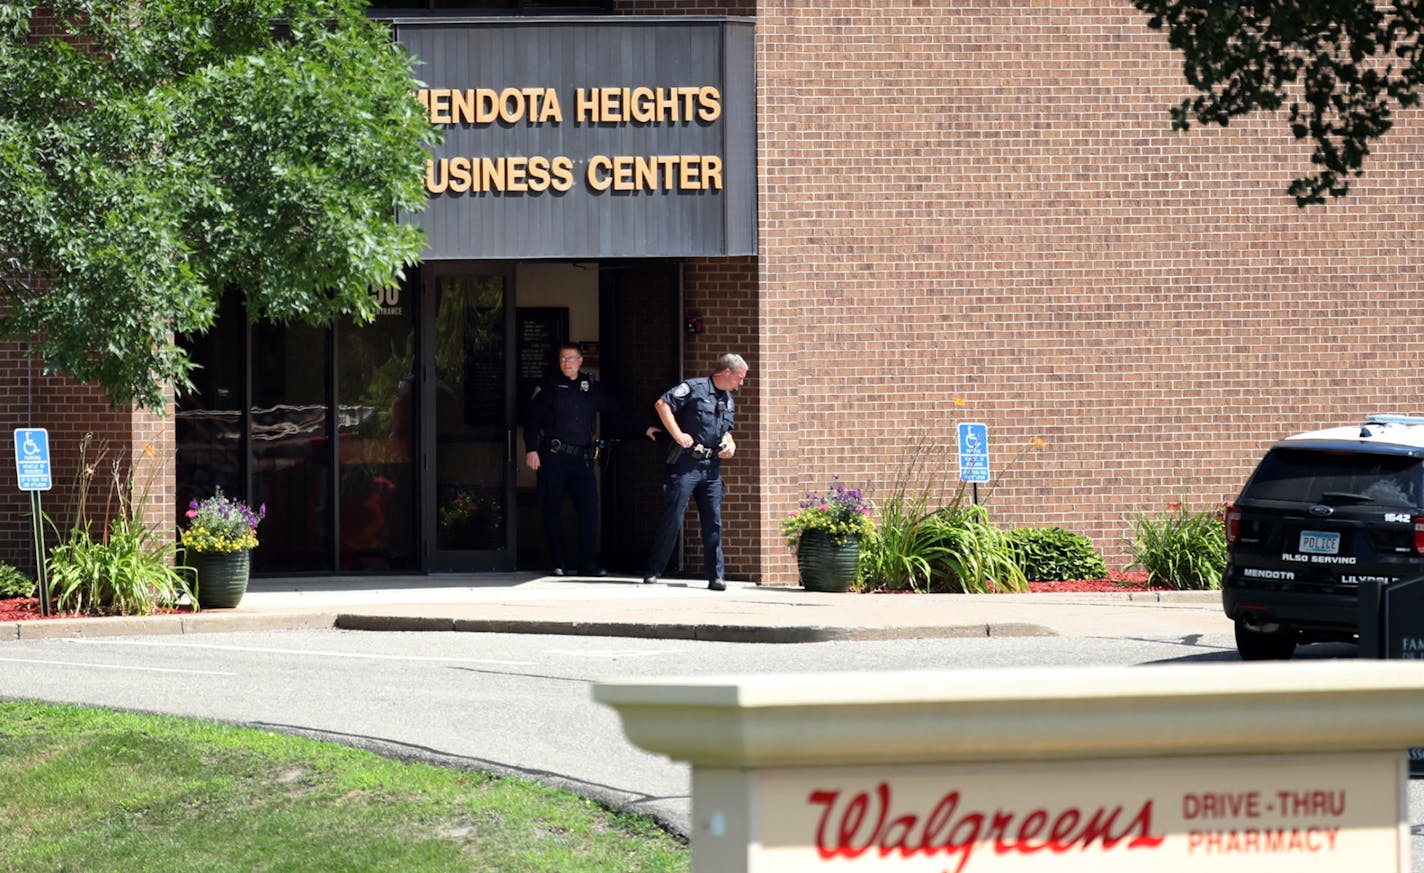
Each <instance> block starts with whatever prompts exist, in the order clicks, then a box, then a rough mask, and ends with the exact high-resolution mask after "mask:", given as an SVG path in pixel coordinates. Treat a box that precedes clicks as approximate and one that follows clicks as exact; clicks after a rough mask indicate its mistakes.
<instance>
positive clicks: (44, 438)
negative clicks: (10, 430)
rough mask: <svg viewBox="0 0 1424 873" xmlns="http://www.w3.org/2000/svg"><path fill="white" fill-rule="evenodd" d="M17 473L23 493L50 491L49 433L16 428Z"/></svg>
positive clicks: (51, 484)
mask: <svg viewBox="0 0 1424 873" xmlns="http://www.w3.org/2000/svg"><path fill="white" fill-rule="evenodd" d="M15 472H16V474H17V475H18V476H19V479H20V490H21V491H48V490H50V488H52V487H53V482H52V481H51V479H50V471H49V432H48V431H46V430H45V429H44V428H42V427H19V428H15Z"/></svg>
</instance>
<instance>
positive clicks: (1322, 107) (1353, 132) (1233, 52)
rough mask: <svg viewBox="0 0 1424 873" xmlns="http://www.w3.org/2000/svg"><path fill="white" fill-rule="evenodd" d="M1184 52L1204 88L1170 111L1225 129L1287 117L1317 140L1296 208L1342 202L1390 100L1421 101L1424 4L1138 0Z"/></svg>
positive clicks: (1176, 122) (1387, 120) (1195, 81)
mask: <svg viewBox="0 0 1424 873" xmlns="http://www.w3.org/2000/svg"><path fill="white" fill-rule="evenodd" d="M1133 5H1134V6H1136V7H1137V8H1138V9H1139V10H1141V11H1143V12H1145V13H1147V14H1148V16H1150V18H1149V20H1148V26H1149V27H1151V28H1154V29H1160V30H1165V31H1166V33H1167V38H1168V41H1169V43H1170V44H1171V45H1172V47H1173V48H1175V49H1177V50H1178V51H1180V52H1181V53H1182V57H1183V60H1184V65H1183V71H1184V73H1185V76H1186V80H1187V84H1189V85H1190V86H1192V87H1193V88H1195V89H1196V90H1197V91H1198V92H1200V93H1199V94H1198V95H1197V96H1195V97H1191V98H1188V99H1186V100H1183V101H1182V103H1181V105H1179V106H1177V107H1176V108H1175V109H1174V110H1173V112H1172V126H1173V128H1175V129H1181V130H1185V129H1186V128H1187V127H1189V126H1190V124H1191V123H1192V121H1193V120H1195V121H1196V122H1197V123H1200V124H1220V125H1223V126H1224V125H1226V124H1227V123H1228V122H1229V121H1230V120H1231V119H1232V118H1233V117H1236V116H1242V115H1246V114H1248V113H1251V112H1254V111H1256V110H1258V109H1260V110H1265V111H1268V112H1274V111H1278V110H1282V109H1285V110H1287V111H1288V112H1289V119H1288V121H1289V124H1290V127H1291V131H1292V133H1294V134H1295V137H1296V139H1309V140H1311V141H1312V142H1313V143H1314V152H1313V153H1312V155H1311V161H1312V162H1313V163H1314V164H1315V166H1316V169H1315V170H1314V171H1313V172H1311V173H1309V174H1307V175H1304V176H1302V177H1301V178H1298V179H1296V180H1294V181H1293V182H1292V183H1291V186H1290V188H1289V193H1290V194H1291V195H1292V196H1294V197H1295V199H1296V204H1297V205H1298V206H1306V205H1309V204H1313V203H1323V202H1324V201H1325V198H1326V196H1327V195H1328V196H1330V197H1343V196H1345V195H1346V194H1348V193H1349V191H1350V179H1351V177H1354V176H1359V175H1360V174H1361V173H1362V172H1363V165H1364V160H1365V156H1366V155H1368V154H1369V153H1370V144H1371V142H1372V141H1374V140H1375V139H1377V138H1379V137H1380V136H1382V135H1383V134H1384V133H1385V132H1386V131H1388V130H1389V129H1390V127H1391V126H1392V124H1393V119H1392V110H1393V107H1394V105H1395V104H1398V106H1399V107H1401V108H1408V107H1412V106H1415V105H1416V104H1417V103H1418V102H1419V94H1418V91H1419V86H1420V82H1421V81H1424V46H1421V43H1420V33H1421V30H1424V0H1394V2H1393V3H1390V4H1385V3H1377V2H1375V0H1242V2H1226V0H1133Z"/></svg>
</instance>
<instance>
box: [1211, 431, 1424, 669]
mask: <svg viewBox="0 0 1424 873" xmlns="http://www.w3.org/2000/svg"><path fill="white" fill-rule="evenodd" d="M1422 501H1424V418H1414V417H1408V416H1399V415H1376V416H1371V417H1370V418H1369V419H1367V420H1366V421H1365V423H1364V424H1363V425H1356V426H1350V427H1335V428H1329V429H1327V430H1318V431H1312V432H1310V433H1302V434H1297V435H1295V436H1292V437H1287V438H1286V439H1283V440H1281V441H1280V442H1278V443H1276V444H1275V445H1274V446H1272V447H1271V448H1270V450H1269V451H1267V452H1266V456H1265V457H1264V458H1262V459H1261V463H1260V464H1259V465H1257V467H1256V471H1255V472H1254V473H1252V474H1251V478H1250V480H1248V481H1247V483H1246V487H1245V488H1243V489H1241V495H1240V496H1239V497H1237V498H1236V502H1235V503H1234V504H1232V505H1230V506H1228V507H1227V508H1226V572H1225V574H1224V575H1223V577H1222V584H1221V601H1222V606H1223V608H1225V610H1226V615H1227V617H1228V618H1231V619H1232V620H1234V621H1235V622H1236V649H1237V651H1238V652H1240V653H1241V657H1242V659H1244V660H1247V661H1257V660H1265V659H1275V658H1289V657H1290V656H1291V655H1292V654H1293V653H1294V652H1295V647H1296V644H1297V643H1313V642H1323V641H1329V640H1344V641H1347V642H1349V641H1354V640H1355V639H1356V638H1357V636H1358V634H1359V614H1358V606H1357V602H1358V592H1359V586H1360V583H1361V582H1375V581H1377V582H1379V583H1381V584H1382V585H1389V584H1391V583H1394V582H1398V581H1400V580H1403V579H1409V578H1413V577H1418V576H1421V575H1424V502H1422Z"/></svg>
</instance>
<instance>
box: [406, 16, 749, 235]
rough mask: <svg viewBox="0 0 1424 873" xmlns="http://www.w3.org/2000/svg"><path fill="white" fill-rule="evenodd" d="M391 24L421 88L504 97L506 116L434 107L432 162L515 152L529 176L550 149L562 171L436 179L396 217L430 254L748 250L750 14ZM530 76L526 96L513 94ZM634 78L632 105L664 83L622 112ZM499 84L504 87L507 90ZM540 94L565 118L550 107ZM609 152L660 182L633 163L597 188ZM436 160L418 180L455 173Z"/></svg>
mask: <svg viewBox="0 0 1424 873" xmlns="http://www.w3.org/2000/svg"><path fill="white" fill-rule="evenodd" d="M395 31H396V37H397V39H398V40H399V41H400V42H401V44H402V45H404V46H405V48H406V49H407V50H408V51H409V52H410V53H411V54H412V55H413V56H414V57H415V58H416V59H417V62H418V66H417V68H416V77H417V78H418V79H419V80H420V81H422V82H423V83H425V85H426V88H425V91H426V93H427V95H431V94H437V93H440V94H445V95H448V94H449V92H450V91H451V90H456V91H461V92H466V91H469V92H471V93H473V92H474V91H476V90H479V89H483V91H484V98H485V103H484V106H485V108H487V109H488V108H489V107H491V106H503V107H504V108H505V110H507V111H506V113H505V114H506V116H507V117H506V118H503V119H501V118H498V117H495V118H493V119H492V120H489V121H480V120H478V119H477V120H475V121H473V122H471V121H466V120H461V121H459V122H458V123H454V122H452V121H449V119H451V118H455V117H461V118H463V116H454V115H451V114H450V113H449V112H448V109H449V104H448V103H446V102H440V103H439V104H438V105H439V107H440V109H441V113H440V118H434V119H433V120H436V121H437V123H441V120H442V119H445V120H446V122H447V123H441V127H442V128H443V129H444V131H445V141H444V142H443V143H442V144H441V145H439V146H437V147H436V148H435V151H434V153H433V155H432V161H434V162H436V163H435V167H436V168H438V167H441V166H443V167H447V168H448V167H450V166H451V163H450V162H452V161H455V160H457V159H459V160H460V161H462V162H465V163H462V164H461V167H462V170H461V173H465V175H464V176H463V178H465V179H466V181H468V178H469V176H468V173H466V171H465V170H464V169H463V168H464V167H467V166H468V162H471V161H475V162H478V161H479V160H480V159H490V160H492V161H499V160H501V159H503V160H505V161H508V160H510V159H514V160H517V161H519V162H520V163H519V166H520V170H519V175H520V179H521V180H526V181H527V180H528V179H533V178H534V175H535V170H534V169H533V168H534V167H535V162H536V159H537V161H542V162H550V161H554V160H555V159H561V160H562V161H563V163H562V164H561V165H560V166H561V167H562V172H563V175H564V178H565V179H566V180H567V182H568V183H569V184H568V185H567V186H566V190H556V189H555V188H554V187H550V186H548V185H544V186H542V190H533V188H532V187H531V188H528V189H526V190H494V189H493V187H492V186H491V185H486V186H485V187H484V188H483V189H478V188H477V187H476V186H470V185H468V184H467V185H466V186H465V187H464V189H463V190H458V191H457V190H454V188H450V189H446V190H443V191H441V192H440V193H432V195H431V198H430V203H429V206H428V207H427V209H426V210H425V211H424V212H422V213H420V214H417V215H414V216H407V217H406V220H408V221H410V222H412V223H414V224H418V225H420V226H421V227H423V228H424V229H425V232H426V235H427V238H428V240H429V247H428V249H427V250H426V252H425V253H424V257H425V258H426V259H427V260H443V259H515V258H542V257H558V258H608V257H692V256H718V255H749V254H755V253H756V87H755V47H754V44H753V39H754V29H753V25H752V22H751V21H749V20H740V19H738V20H732V19H681V18H680V19H674V20H669V19H666V18H631V17H618V18H617V19H614V20H610V19H609V18H579V19H574V18H560V19H558V20H557V21H549V22H531V21H529V20H527V19H524V20H511V19H480V20H476V21H463V22H461V21H453V22H452V21H445V22H438V23H437V22H429V21H422V22H419V23H416V22H410V23H407V22H404V21H400V20H397V22H396V24H395ZM511 89H514V90H511ZM526 89H527V90H528V91H530V92H531V96H529V97H520V96H518V95H517V94H516V92H517V91H523V90H526ZM580 89H582V90H583V93H582V95H581V94H580ZM600 89H602V90H600ZM624 89H627V90H626V91H625V90H624ZM633 89H645V90H644V91H643V94H644V98H645V100H644V104H643V105H644V106H647V105H648V103H647V99H648V98H647V95H648V94H650V93H655V94H657V95H659V96H660V98H661V99H662V101H663V102H662V103H661V108H659V109H658V110H657V117H656V118H654V119H653V120H650V121H649V120H643V121H639V120H636V119H635V118H633V117H632V115H633V114H634V113H633V112H632V110H631V109H630V108H629V107H631V106H632V105H633V103H634V98H633V96H632V94H633ZM699 91H700V96H695V95H694V94H693V92H699ZM534 92H537V93H534ZM595 92H598V93H602V94H604V95H605V96H604V102H603V104H602V107H603V110H604V111H607V112H608V113H609V115H608V116H600V115H596V114H592V113H590V112H589V111H588V110H587V108H586V107H587V106H588V105H590V103H589V101H590V95H591V94H593V93H595ZM500 95H507V96H508V103H507V104H506V103H505V102H504V101H503V100H502V99H500ZM551 98H554V99H556V100H557V104H558V107H559V110H560V112H561V116H562V118H561V120H554V119H553V118H551V117H550V116H549V113H548V110H549V107H550V105H551V102H550V101H551ZM581 99H582V100H583V101H584V102H583V106H584V107H585V108H584V109H583V110H581V109H580V100H581ZM714 101H715V107H716V111H715V112H712V111H711V108H712V107H713V105H714ZM581 112H582V114H580V113H581ZM434 114H435V112H434V111H432V115H434ZM712 115H715V117H708V116H712ZM609 117H611V118H613V120H607V118H609ZM590 118H599V119H600V120H596V121H590V120H588V119H590ZM442 159H443V160H445V161H446V163H445V164H440V163H439V161H441V160H442ZM613 160H622V161H623V162H624V164H623V166H624V167H625V168H626V167H631V166H632V165H633V162H634V161H639V160H641V161H643V162H644V167H645V169H646V168H647V167H649V166H656V167H657V168H658V169H657V171H656V172H657V182H656V183H653V182H650V181H649V178H648V177H647V176H646V175H645V176H644V177H643V179H642V181H641V182H640V183H639V184H638V185H637V186H636V187H634V188H633V189H632V190H617V189H615V188H614V187H611V186H610V187H607V188H605V189H603V190H599V188H598V185H596V184H591V183H590V180H593V179H597V180H600V181H606V180H608V179H609V178H611V173H612V170H611V169H610V168H609V162H610V161H613ZM650 162H651V163H650ZM591 164H592V166H591ZM500 166H504V165H503V164H501V165H500ZM541 166H543V165H542V164H541ZM538 172H542V173H545V174H546V176H547V173H548V171H547V169H545V170H540V171H538ZM629 172H631V171H629ZM432 173H433V175H431V174H428V175H427V190H434V189H435V188H439V187H440V184H441V183H442V182H444V181H446V180H448V179H449V178H453V177H452V176H450V175H448V174H442V173H439V172H438V171H437V170H432ZM623 178H624V179H625V181H626V180H627V179H629V178H631V175H625V176H624V177H623ZM432 180H434V181H432ZM713 180H715V184H714V181H713Z"/></svg>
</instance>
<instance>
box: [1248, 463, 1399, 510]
mask: <svg viewBox="0 0 1424 873" xmlns="http://www.w3.org/2000/svg"><path fill="white" fill-rule="evenodd" d="M1421 472H1424V467H1421V459H1419V458H1411V457H1408V456H1406V455H1383V454H1374V453H1370V452H1328V451H1320V450H1314V449H1272V450H1271V451H1270V452H1268V453H1267V454H1266V457H1265V458H1263V459H1262V460H1261V464H1260V466H1258V467H1257V468H1256V472H1255V474H1254V475H1252V476H1251V481H1250V482H1248V483H1246V488H1245V490H1243V491H1242V492H1241V496H1242V497H1243V498H1251V499H1257V500H1298V501H1304V502H1308V503H1324V504H1348V503H1381V504H1387V505H1391V506H1410V507H1413V506H1416V505H1418V503H1419V493H1420V481H1421Z"/></svg>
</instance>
